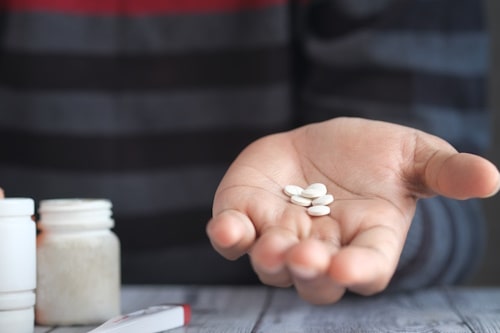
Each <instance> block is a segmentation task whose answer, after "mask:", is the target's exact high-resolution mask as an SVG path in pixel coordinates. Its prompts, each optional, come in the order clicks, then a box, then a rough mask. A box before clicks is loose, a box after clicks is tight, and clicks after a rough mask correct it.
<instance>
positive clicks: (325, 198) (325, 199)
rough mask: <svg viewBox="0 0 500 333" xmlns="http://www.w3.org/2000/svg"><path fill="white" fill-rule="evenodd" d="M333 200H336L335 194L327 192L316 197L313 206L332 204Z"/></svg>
mask: <svg viewBox="0 0 500 333" xmlns="http://www.w3.org/2000/svg"><path fill="white" fill-rule="evenodd" d="M333 200H335V199H334V198H333V195H331V194H325V195H322V196H321V197H319V198H316V199H314V200H313V201H312V202H311V203H312V205H313V206H326V205H329V204H331V203H332V202H333Z"/></svg>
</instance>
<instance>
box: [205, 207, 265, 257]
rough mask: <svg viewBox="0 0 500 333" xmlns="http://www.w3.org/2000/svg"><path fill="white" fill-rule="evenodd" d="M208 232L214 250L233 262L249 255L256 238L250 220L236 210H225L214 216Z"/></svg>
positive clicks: (207, 229) (208, 226)
mask: <svg viewBox="0 0 500 333" xmlns="http://www.w3.org/2000/svg"><path fill="white" fill-rule="evenodd" d="M206 231H207V235H208V238H209V239H210V241H211V243H212V246H213V247H214V249H215V250H216V251H217V252H219V253H220V254H221V255H222V256H224V257H225V258H227V259H231V260H234V259H237V258H239V257H240V256H242V255H243V254H245V253H247V251H248V249H249V248H250V247H251V246H252V245H253V243H254V241H255V237H256V232H255V228H254V225H253V224H252V222H251V221H250V219H249V218H248V217H247V216H246V215H245V214H242V213H241V212H238V211H236V210H225V211H222V212H221V213H219V214H218V215H216V216H214V217H213V218H212V220H210V221H209V223H208V224H207V228H206Z"/></svg>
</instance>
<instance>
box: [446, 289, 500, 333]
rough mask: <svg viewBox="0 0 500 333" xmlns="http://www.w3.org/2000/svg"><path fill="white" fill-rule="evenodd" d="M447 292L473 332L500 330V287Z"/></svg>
mask: <svg viewBox="0 0 500 333" xmlns="http://www.w3.org/2000/svg"><path fill="white" fill-rule="evenodd" d="M445 292H446V295H447V296H448V299H449V301H450V303H451V304H452V306H453V307H454V309H455V311H456V312H457V314H458V315H459V316H460V317H461V318H462V320H463V321H464V322H465V323H466V325H467V326H468V327H469V328H470V330H471V331H472V332H481V333H483V332H484V333H491V332H500V288H498V287H497V288H467V289H447V290H445Z"/></svg>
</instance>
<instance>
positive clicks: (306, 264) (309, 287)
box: [286, 239, 346, 304]
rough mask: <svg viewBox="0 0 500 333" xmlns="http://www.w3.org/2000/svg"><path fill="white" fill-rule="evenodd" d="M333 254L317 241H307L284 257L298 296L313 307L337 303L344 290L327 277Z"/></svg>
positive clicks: (333, 250) (329, 247)
mask: <svg viewBox="0 0 500 333" xmlns="http://www.w3.org/2000/svg"><path fill="white" fill-rule="evenodd" d="M334 252H336V250H335V249H334V248H332V247H331V246H327V245H326V244H324V243H323V242H321V241H319V240H316V239H307V240H304V241H303V242H300V243H299V244H297V245H296V246H295V247H293V248H292V249H291V250H290V251H289V253H288V255H287V260H286V261H287V265H288V267H289V271H290V273H291V276H292V279H293V284H294V285H295V289H296V290H297V292H298V293H299V295H300V296H301V297H302V298H303V299H304V300H306V301H308V302H310V303H313V304H329V303H334V302H336V301H338V300H339V299H340V298H341V297H342V296H343V294H344V293H345V290H346V289H345V287H344V286H342V285H340V284H339V283H337V282H336V281H334V280H332V279H331V278H330V276H328V269H329V267H330V260H331V258H332V255H333V254H334Z"/></svg>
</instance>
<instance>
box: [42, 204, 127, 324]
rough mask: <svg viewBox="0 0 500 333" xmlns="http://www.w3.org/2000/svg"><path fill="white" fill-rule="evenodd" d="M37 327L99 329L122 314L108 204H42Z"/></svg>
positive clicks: (115, 243)
mask: <svg viewBox="0 0 500 333" xmlns="http://www.w3.org/2000/svg"><path fill="white" fill-rule="evenodd" d="M39 215H40V220H39V222H38V228H39V229H40V234H39V235H38V244H37V260H38V269H37V278H38V280H37V290H36V296H37V302H36V322H37V323H38V324H40V325H89V324H99V323H102V322H104V321H106V320H107V319H109V318H111V317H114V316H117V315H118V314H119V313H120V243H119V240H118V237H117V236H116V235H115V234H114V233H113V232H112V231H111V230H110V229H111V228H112V227H113V226H114V221H113V219H112V217H111V202H110V201H108V200H104V199H95V200H94V199H54V200H44V201H42V202H41V203H40V208H39Z"/></svg>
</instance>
